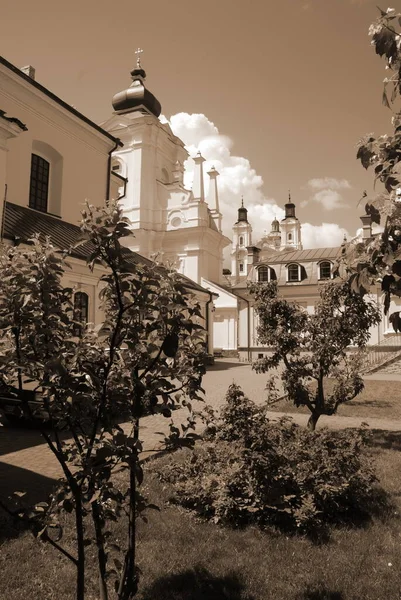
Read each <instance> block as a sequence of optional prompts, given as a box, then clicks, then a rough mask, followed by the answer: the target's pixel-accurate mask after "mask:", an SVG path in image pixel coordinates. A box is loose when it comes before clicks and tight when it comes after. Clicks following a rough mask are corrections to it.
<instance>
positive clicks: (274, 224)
mask: <svg viewBox="0 0 401 600" xmlns="http://www.w3.org/2000/svg"><path fill="white" fill-rule="evenodd" d="M279 231H280V223H279V222H278V221H277V219H274V220H273V221H272V233H278V232H279Z"/></svg>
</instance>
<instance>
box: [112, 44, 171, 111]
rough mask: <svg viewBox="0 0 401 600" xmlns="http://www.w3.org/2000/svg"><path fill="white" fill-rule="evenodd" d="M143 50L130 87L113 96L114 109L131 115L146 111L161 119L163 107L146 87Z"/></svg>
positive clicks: (138, 55)
mask: <svg viewBox="0 0 401 600" xmlns="http://www.w3.org/2000/svg"><path fill="white" fill-rule="evenodd" d="M142 52H143V50H141V48H138V49H137V50H136V51H135V54H137V60H136V67H135V69H133V70H132V71H131V77H132V83H131V85H130V87H129V88H128V89H126V90H123V91H122V92H118V93H117V94H115V95H114V96H113V101H112V103H113V108H114V110H115V112H116V113H118V114H121V113H129V112H134V111H140V110H142V109H145V110H147V111H149V112H150V113H152V114H153V115H154V116H155V117H159V116H160V113H161V111H162V107H161V104H160V102H159V101H158V100H157V98H156V97H155V96H154V95H153V94H152V93H151V92H149V90H147V89H146V87H145V83H144V82H145V79H146V73H145V71H144V69H143V68H142V66H141V58H140V55H141V53H142Z"/></svg>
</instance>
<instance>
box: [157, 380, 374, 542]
mask: <svg viewBox="0 0 401 600" xmlns="http://www.w3.org/2000/svg"><path fill="white" fill-rule="evenodd" d="M366 435H367V432H366V431H365V430H344V431H340V432H339V431H328V430H321V431H318V432H316V431H313V432H312V431H309V430H307V429H303V428H300V427H298V426H296V425H295V424H294V423H293V422H292V421H291V420H290V419H288V418H284V419H281V420H280V421H279V422H270V421H269V420H268V419H267V418H266V415H265V410H264V409H263V408H260V407H258V406H257V405H256V404H255V403H254V402H252V401H251V400H249V399H248V398H246V397H245V396H244V394H243V393H242V391H241V389H240V388H239V387H238V386H236V385H231V386H230V388H229V390H228V392H227V396H226V403H225V405H224V407H223V408H222V411H221V421H220V422H218V423H217V424H216V426H215V428H214V429H209V432H208V435H207V439H205V441H203V442H202V443H200V444H199V445H198V446H197V447H196V449H195V450H194V452H193V453H191V454H189V455H186V456H185V457H184V459H183V462H182V463H180V464H175V465H172V464H171V465H169V464H167V465H164V466H163V468H162V469H159V471H158V474H159V476H160V477H161V479H162V480H163V481H166V482H170V483H173V484H174V487H173V496H172V498H171V500H172V501H174V502H176V503H178V504H180V505H182V506H184V507H186V508H189V509H193V510H195V511H196V512H197V513H198V514H200V515H202V516H204V517H206V518H208V519H212V520H214V521H215V522H221V523H226V524H231V525H234V526H240V525H244V524H249V523H257V524H259V525H260V526H268V525H273V526H275V527H279V528H280V529H283V530H285V531H301V532H303V533H312V532H313V531H316V530H317V529H319V528H320V527H321V526H323V525H327V524H328V523H341V522H342V523H344V522H351V521H352V522H354V521H355V519H363V518H366V517H367V516H368V515H369V513H370V511H371V509H372V508H373V506H374V503H375V501H376V497H377V495H376V486H375V482H376V477H375V474H374V471H373V469H372V466H371V463H370V460H369V456H368V455H367V453H366V452H364V451H363V446H364V441H365V437H366Z"/></svg>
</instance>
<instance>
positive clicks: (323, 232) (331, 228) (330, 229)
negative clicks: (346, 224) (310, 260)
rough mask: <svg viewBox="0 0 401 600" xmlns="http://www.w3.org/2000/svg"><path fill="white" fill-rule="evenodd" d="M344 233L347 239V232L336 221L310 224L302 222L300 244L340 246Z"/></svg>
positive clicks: (318, 246)
mask: <svg viewBox="0 0 401 600" xmlns="http://www.w3.org/2000/svg"><path fill="white" fill-rule="evenodd" d="M344 235H345V236H346V237H347V239H348V240H349V239H350V237H349V233H348V231H347V230H346V229H344V228H343V227H340V226H339V225H337V223H322V224H321V225H311V224H310V223H302V244H303V246H304V248H326V247H327V246H329V247H335V246H340V245H341V244H342V242H343V240H344Z"/></svg>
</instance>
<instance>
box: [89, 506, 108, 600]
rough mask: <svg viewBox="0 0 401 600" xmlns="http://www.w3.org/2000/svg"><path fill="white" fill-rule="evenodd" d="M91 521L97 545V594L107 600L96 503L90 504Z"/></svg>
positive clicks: (102, 538) (100, 524) (103, 556)
mask: <svg viewBox="0 0 401 600" xmlns="http://www.w3.org/2000/svg"><path fill="white" fill-rule="evenodd" d="M92 519H93V524H94V527H95V534H96V545H97V562H98V570H99V593H100V600H108V592H107V583H106V573H107V558H106V552H105V550H104V537H103V529H102V527H103V525H102V520H101V517H100V513H99V507H98V504H97V502H96V501H95V502H93V503H92Z"/></svg>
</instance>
